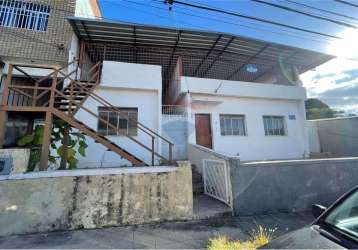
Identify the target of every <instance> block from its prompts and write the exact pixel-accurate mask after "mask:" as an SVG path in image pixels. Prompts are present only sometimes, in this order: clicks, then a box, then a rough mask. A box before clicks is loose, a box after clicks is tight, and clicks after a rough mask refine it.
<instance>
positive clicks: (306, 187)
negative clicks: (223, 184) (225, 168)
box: [230, 158, 358, 215]
mask: <svg viewBox="0 0 358 250" xmlns="http://www.w3.org/2000/svg"><path fill="white" fill-rule="evenodd" d="M230 172H231V186H232V189H233V191H232V192H233V198H234V211H235V214H237V215H251V214H263V213H275V212H297V211H304V210H310V209H311V206H312V204H315V203H318V204H321V205H324V206H329V205H331V204H332V202H334V201H335V200H336V199H337V198H339V197H340V196H341V195H343V194H344V193H345V192H347V191H348V190H349V189H351V188H353V187H354V186H356V185H357V182H358V158H340V159H324V160H322V159H321V160H296V161H295V160H294V161H278V162H261V163H260V162H256V163H241V164H240V165H237V166H232V167H231V169H230Z"/></svg>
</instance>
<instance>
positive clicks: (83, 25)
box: [81, 21, 92, 41]
mask: <svg viewBox="0 0 358 250" xmlns="http://www.w3.org/2000/svg"><path fill="white" fill-rule="evenodd" d="M81 25H82V27H83V30H84V31H85V33H86V36H87V37H88V39H89V40H90V41H92V37H91V36H90V34H89V33H88V30H87V28H86V25H85V23H84V22H83V21H81Z"/></svg>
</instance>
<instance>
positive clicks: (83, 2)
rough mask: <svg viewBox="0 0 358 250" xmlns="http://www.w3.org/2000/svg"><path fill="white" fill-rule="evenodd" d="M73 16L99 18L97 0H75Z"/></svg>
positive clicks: (99, 12)
mask: <svg viewBox="0 0 358 250" xmlns="http://www.w3.org/2000/svg"><path fill="white" fill-rule="evenodd" d="M75 16H77V17H85V18H99V17H101V11H100V8H99V6H98V1H97V0H76V9H75Z"/></svg>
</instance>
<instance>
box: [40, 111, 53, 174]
mask: <svg viewBox="0 0 358 250" xmlns="http://www.w3.org/2000/svg"><path fill="white" fill-rule="evenodd" d="M51 132H52V113H51V112H50V111H47V112H46V119H45V129H44V136H43V142H42V149H41V161H40V171H45V170H47V168H48V156H49V152H50V142H51Z"/></svg>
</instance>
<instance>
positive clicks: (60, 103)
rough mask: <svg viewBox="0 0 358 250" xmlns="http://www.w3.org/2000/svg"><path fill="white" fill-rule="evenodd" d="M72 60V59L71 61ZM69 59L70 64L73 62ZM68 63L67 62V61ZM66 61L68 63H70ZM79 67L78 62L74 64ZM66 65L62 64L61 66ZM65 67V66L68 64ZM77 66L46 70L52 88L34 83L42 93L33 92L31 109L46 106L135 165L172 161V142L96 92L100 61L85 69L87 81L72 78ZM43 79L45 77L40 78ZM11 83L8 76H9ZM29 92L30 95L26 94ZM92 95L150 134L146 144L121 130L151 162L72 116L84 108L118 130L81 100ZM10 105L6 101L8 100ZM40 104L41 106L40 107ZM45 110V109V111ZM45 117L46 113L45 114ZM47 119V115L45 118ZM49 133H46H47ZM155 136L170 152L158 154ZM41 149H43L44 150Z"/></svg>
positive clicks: (14, 89) (94, 98)
mask: <svg viewBox="0 0 358 250" xmlns="http://www.w3.org/2000/svg"><path fill="white" fill-rule="evenodd" d="M72 63H73V62H72ZM72 63H70V64H72ZM70 64H69V65H70ZM69 65H67V66H69ZM77 67H78V66H77ZM63 68H65V67H63ZM67 68H68V67H67ZM77 71H78V68H76V70H74V71H72V72H70V73H69V74H65V73H63V72H62V71H61V70H60V69H56V70H54V72H53V73H52V74H49V77H51V78H52V85H51V88H49V87H47V88H46V87H38V84H37V85H36V84H35V85H36V86H37V87H34V89H33V91H34V92H35V90H37V91H38V90H41V91H42V92H41V93H37V91H36V94H37V96H36V95H35V94H33V95H34V97H33V99H32V100H33V101H32V104H33V105H34V106H35V107H31V110H36V107H38V108H39V109H40V108H41V110H46V112H49V113H51V114H52V115H53V116H55V117H58V118H59V119H62V120H63V121H65V122H67V123H68V124H70V125H71V126H72V127H74V128H77V129H78V130H79V131H81V132H82V133H83V134H85V135H87V136H89V137H91V138H92V139H94V140H95V142H98V143H101V144H102V145H103V146H105V147H107V148H108V150H110V151H113V152H115V153H116V154H118V155H119V156H120V157H122V158H124V159H126V160H128V161H129V162H131V163H132V164H133V165H134V166H143V165H154V164H155V159H159V160H160V162H162V163H163V162H164V163H171V162H172V148H173V144H172V143H171V142H170V141H169V140H167V139H165V138H163V137H162V136H161V135H159V134H157V133H156V132H155V131H153V130H151V129H150V128H148V127H146V126H145V125H143V124H141V123H140V122H138V121H136V120H132V119H131V118H129V117H128V116H127V115H126V114H123V112H121V111H120V110H119V109H118V108H117V107H115V106H113V105H112V104H111V103H109V102H108V101H107V100H105V99H104V98H103V97H101V96H99V95H97V94H95V93H94V90H95V89H96V87H97V86H98V85H99V84H100V74H101V63H100V62H98V63H96V64H95V65H94V66H93V67H92V68H91V69H90V70H89V71H88V72H87V78H86V79H89V80H88V81H80V80H77V79H76V78H77V77H74V78H72V77H71V75H72V74H74V73H76V75H77ZM43 79H45V78H43ZM43 79H40V80H39V81H43ZM10 83H11V78H10ZM60 83H63V85H65V87H63V88H62V89H61V88H59V86H60V85H61V84H60ZM7 87H8V88H9V89H10V88H12V90H13V91H17V92H19V93H23V94H24V93H25V92H24V90H23V89H27V90H28V89H31V88H29V87H21V86H16V88H13V87H12V86H10V84H9V86H7ZM46 95H49V98H48V100H47V101H45V102H42V103H40V104H39V103H38V102H39V100H40V97H41V98H43V97H44V96H46ZM29 96H30V95H29ZM89 98H91V99H92V100H93V101H95V102H97V103H98V104H99V105H98V106H101V107H106V108H108V109H109V110H112V111H114V112H117V113H118V115H119V116H120V117H121V118H123V119H127V120H128V122H129V121H130V122H131V124H136V126H137V129H138V130H140V131H142V132H144V133H145V134H146V135H148V136H149V137H150V138H151V145H150V146H148V145H145V144H144V143H142V142H140V141H139V140H138V139H137V138H134V137H132V136H130V135H127V134H124V136H126V137H127V138H129V139H130V140H131V141H133V142H135V143H136V144H137V145H139V146H140V147H141V148H144V149H146V150H147V151H148V153H150V154H151V163H147V162H144V160H142V159H140V158H139V157H137V156H135V154H134V153H133V152H128V151H127V150H125V149H124V148H123V147H121V146H119V145H117V144H116V143H114V142H112V141H111V140H109V139H108V138H107V137H105V136H103V135H100V134H99V133H97V131H95V130H94V129H92V128H90V127H89V126H87V125H85V124H84V123H83V122H82V121H79V120H78V119H76V118H75V115H76V113H77V112H78V111H79V110H81V111H82V112H86V113H87V114H89V115H91V116H93V117H94V118H96V119H98V120H99V121H101V122H102V123H105V124H107V126H108V127H110V128H111V129H115V130H118V128H117V127H115V126H114V125H112V124H111V123H109V122H108V121H106V120H103V119H102V118H101V117H99V116H98V114H96V112H94V111H92V110H90V109H89V108H87V107H86V106H85V105H84V103H85V101H86V100H88V99H89ZM8 105H9V104H8ZM39 105H40V107H39ZM24 108H25V107H17V108H16V109H17V110H21V109H24ZM46 114H47V113H46ZM46 117H47V115H46ZM46 120H47V118H46ZM47 137H48V135H47ZM155 140H162V141H165V142H167V143H168V147H169V156H168V157H164V156H163V155H161V154H159V153H158V152H156V150H155ZM43 152H45V153H46V150H45V151H44V150H43Z"/></svg>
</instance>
